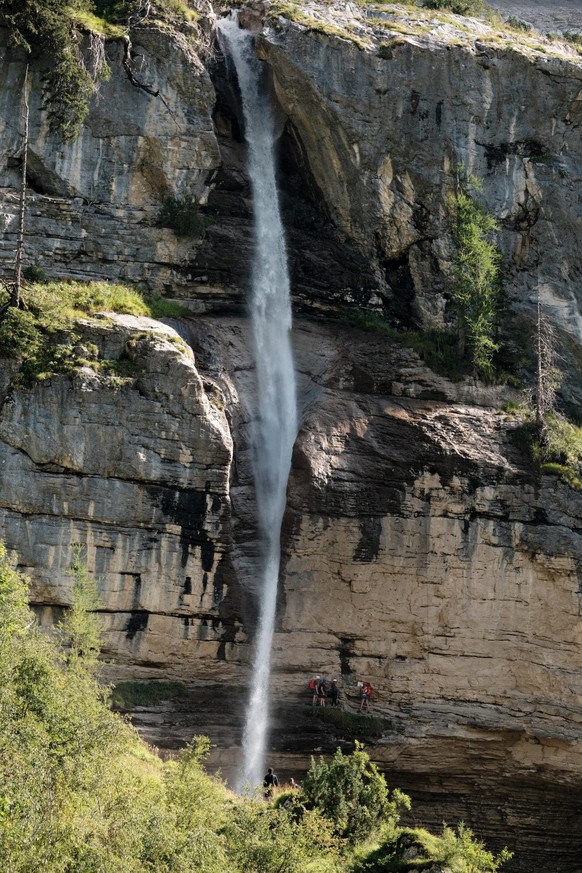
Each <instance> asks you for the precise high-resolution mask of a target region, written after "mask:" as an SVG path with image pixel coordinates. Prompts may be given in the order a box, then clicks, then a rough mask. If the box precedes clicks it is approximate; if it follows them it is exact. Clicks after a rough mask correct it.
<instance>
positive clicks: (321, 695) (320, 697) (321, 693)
mask: <svg viewBox="0 0 582 873" xmlns="http://www.w3.org/2000/svg"><path fill="white" fill-rule="evenodd" d="M325 698H326V693H325V680H323V681H322V682H320V683H319V685H318V686H317V702H318V703H319V705H320V706H325Z"/></svg>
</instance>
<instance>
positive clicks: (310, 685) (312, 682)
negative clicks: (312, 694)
mask: <svg viewBox="0 0 582 873" xmlns="http://www.w3.org/2000/svg"><path fill="white" fill-rule="evenodd" d="M316 685H317V682H316V681H315V679H310V680H309V688H310V690H311V691H315V686H316Z"/></svg>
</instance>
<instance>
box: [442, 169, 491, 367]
mask: <svg viewBox="0 0 582 873" xmlns="http://www.w3.org/2000/svg"><path fill="white" fill-rule="evenodd" d="M477 187H478V185H477V180H476V179H474V178H473V177H470V178H469V179H468V180H466V181H465V182H462V181H458V183H457V190H456V192H455V193H454V194H452V195H451V196H450V197H449V198H448V201H447V205H448V209H449V217H450V223H451V231H452V237H453V243H454V247H455V256H454V269H453V277H452V283H451V296H452V299H453V302H454V305H455V308H456V311H457V320H458V339H459V353H460V355H461V357H464V356H465V355H466V353H467V351H468V353H469V356H470V360H471V363H472V365H473V368H474V369H475V371H476V372H477V373H479V374H480V375H482V376H487V375H490V374H491V372H492V369H493V355H494V353H495V352H496V351H497V349H498V345H497V343H496V342H495V341H494V339H493V336H494V329H495V319H496V315H497V309H498V303H499V288H500V267H501V254H500V252H499V249H498V248H497V245H496V242H495V237H494V235H495V232H496V231H497V229H498V224H497V221H496V219H495V218H494V217H493V216H492V215H491V214H490V213H488V212H487V211H486V210H485V209H484V208H483V207H482V206H481V204H480V203H479V202H478V201H477V200H476V198H475V196H474V195H473V194H472V193H471V190H470V189H471V188H472V189H473V190H475V189H476V188H477Z"/></svg>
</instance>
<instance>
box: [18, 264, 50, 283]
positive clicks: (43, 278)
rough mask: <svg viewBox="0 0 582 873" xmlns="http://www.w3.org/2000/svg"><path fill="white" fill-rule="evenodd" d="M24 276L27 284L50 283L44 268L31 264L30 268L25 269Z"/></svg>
mask: <svg viewBox="0 0 582 873" xmlns="http://www.w3.org/2000/svg"><path fill="white" fill-rule="evenodd" d="M22 275H23V277H24V278H25V279H26V280H27V282H38V283H42V282H48V276H47V274H46V273H45V271H44V270H43V269H42V267H38V266H37V265H36V264H30V265H29V266H28V267H25V268H24V270H23V271H22Z"/></svg>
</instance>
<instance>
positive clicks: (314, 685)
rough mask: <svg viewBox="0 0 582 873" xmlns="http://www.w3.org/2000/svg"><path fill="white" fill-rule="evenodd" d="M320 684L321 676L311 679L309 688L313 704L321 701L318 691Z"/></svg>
mask: <svg viewBox="0 0 582 873" xmlns="http://www.w3.org/2000/svg"><path fill="white" fill-rule="evenodd" d="M318 685H319V676H316V677H315V679H310V680H309V690H310V691H311V694H312V698H311V703H312V704H313V706H316V705H317V704H318V703H319V695H318V693H317V686H318Z"/></svg>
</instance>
